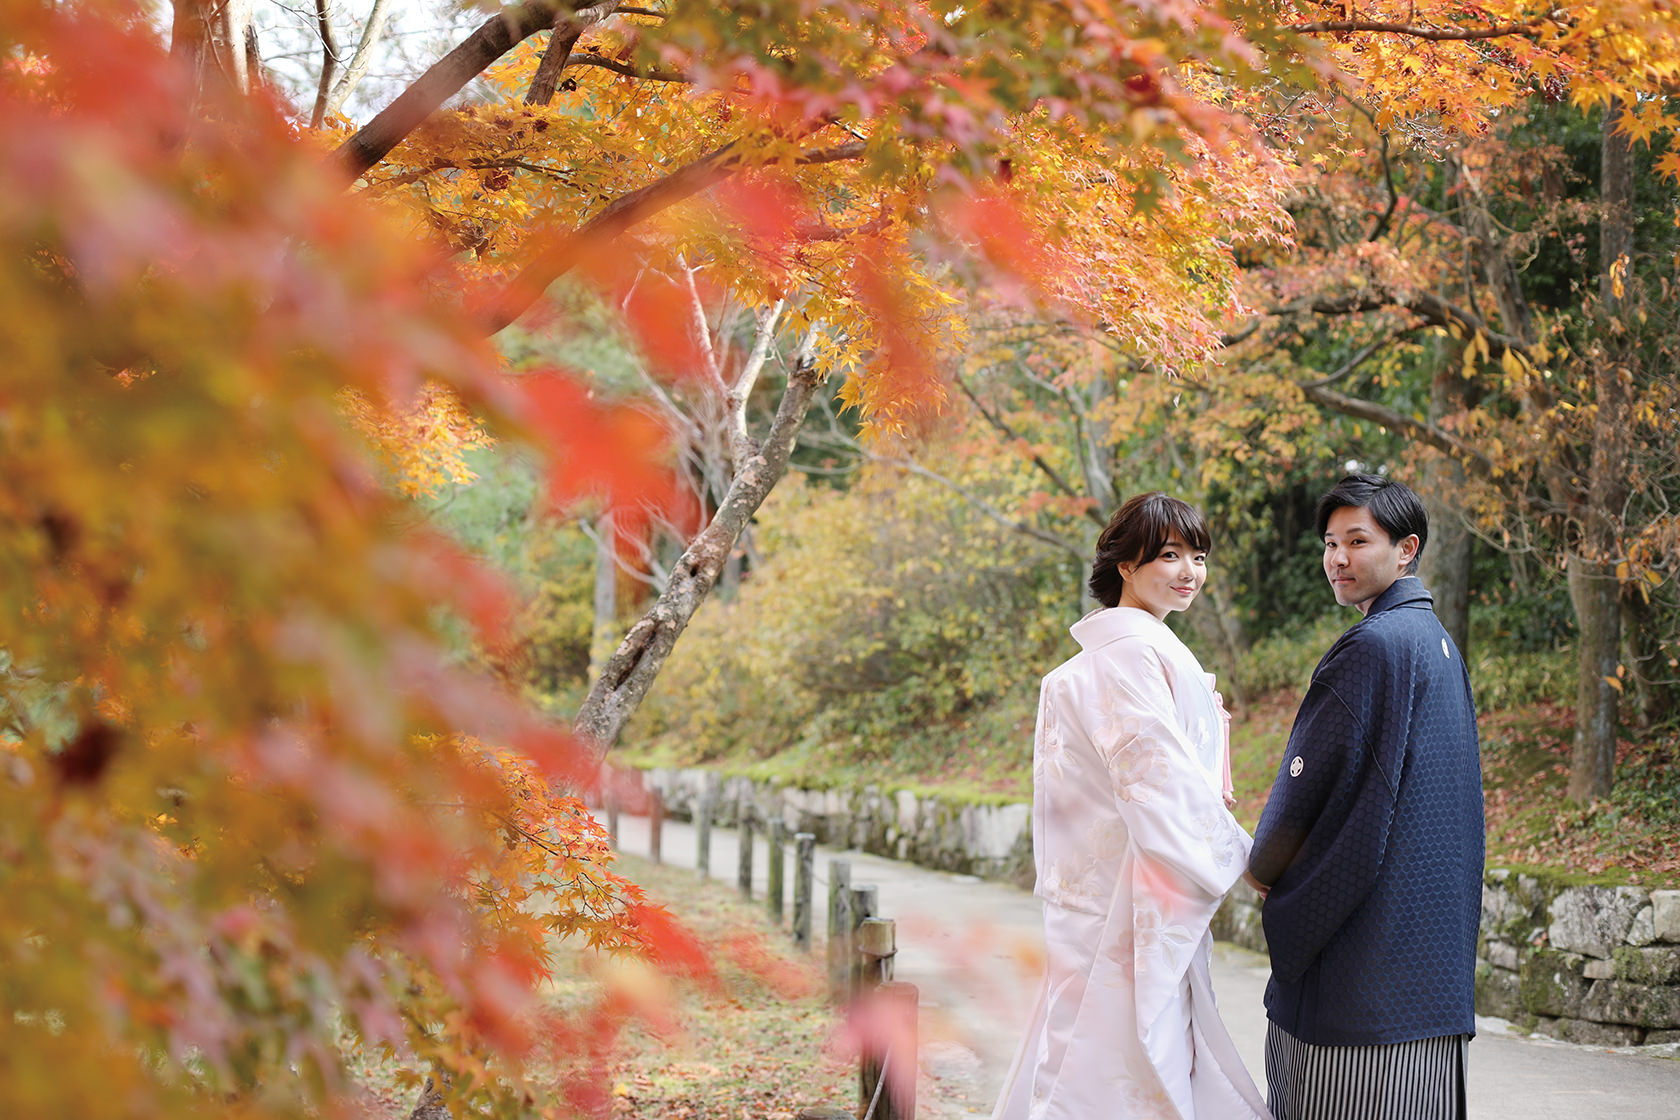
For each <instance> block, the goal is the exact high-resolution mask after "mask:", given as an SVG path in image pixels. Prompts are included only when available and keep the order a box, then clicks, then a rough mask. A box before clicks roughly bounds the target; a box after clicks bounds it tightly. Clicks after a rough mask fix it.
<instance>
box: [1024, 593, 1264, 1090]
mask: <svg viewBox="0 0 1680 1120" xmlns="http://www.w3.org/2000/svg"><path fill="white" fill-rule="evenodd" d="M1073 636H1074V637H1075V638H1076V639H1077V640H1078V642H1079V645H1080V647H1081V648H1080V652H1079V653H1078V654H1077V655H1075V656H1074V657H1073V658H1071V659H1070V660H1068V661H1067V662H1066V663H1064V664H1063V665H1061V666H1059V667H1058V668H1056V669H1055V670H1054V671H1052V672H1051V673H1050V674H1049V675H1048V676H1047V677H1045V678H1044V684H1043V688H1042V690H1041V693H1040V698H1039V710H1038V725H1037V731H1036V734H1035V737H1034V749H1033V788H1034V792H1033V851H1034V860H1035V863H1036V866H1037V871H1038V885H1037V888H1036V893H1037V894H1038V896H1039V897H1040V898H1041V899H1043V901H1044V927H1045V951H1046V977H1045V983H1044V985H1043V987H1042V988H1041V990H1040V993H1039V998H1038V1001H1037V1006H1036V1007H1035V1009H1034V1012H1033V1016H1032V1019H1031V1022H1030V1024H1029V1025H1028V1028H1027V1033H1026V1036H1025V1038H1024V1039H1023V1041H1022V1044H1021V1049H1020V1051H1019V1053H1018V1054H1017V1056H1016V1059H1015V1063H1014V1066H1013V1068H1012V1069H1011V1070H1010V1073H1009V1075H1008V1077H1007V1078H1006V1080H1005V1083H1004V1088H1003V1092H1002V1095H1001V1097H1000V1098H999V1101H998V1106H997V1109H996V1111H995V1112H994V1120H1057V1118H1061V1120H1095V1118H1099V1117H1100V1118H1105V1120H1106V1118H1109V1117H1159V1118H1162V1120H1194V1118H1200V1120H1208V1118H1218V1120H1242V1118H1249V1117H1269V1115H1270V1114H1269V1113H1268V1112H1267V1111H1266V1108H1265V1105H1264V1103H1263V1102H1262V1100H1261V1098H1260V1094H1259V1092H1258V1090H1257V1089H1256V1088H1255V1086H1254V1083H1253V1081H1252V1079H1251V1078H1250V1077H1249V1075H1248V1072H1247V1071H1246V1069H1244V1067H1243V1064H1242V1061H1241V1059H1240V1058H1239V1057H1238V1056H1237V1053H1236V1048H1235V1046H1234V1044H1233V1043H1232V1041H1231V1038H1230V1035H1229V1034H1228V1033H1227V1032H1226V1030H1225V1026H1224V1024H1223V1022H1222V1021H1221V1020H1220V1017H1219V1012H1218V1009H1217V1008H1216V1007H1215V1005H1214V1001H1213V993H1212V989H1211V987H1210V983H1209V978H1208V957H1209V953H1210V951H1211V948H1212V938H1211V936H1210V935H1209V933H1208V925H1209V922H1210V921H1211V920H1212V918H1213V915H1214V912H1215V911H1216V910H1217V909H1218V907H1219V902H1220V899H1221V898H1223V896H1224V894H1225V892H1226V891H1227V890H1228V889H1230V887H1231V886H1232V884H1234V883H1235V882H1236V881H1237V879H1238V878H1239V877H1240V876H1241V875H1242V871H1243V868H1244V866H1245V865H1246V861H1247V857H1248V848H1249V838H1248V834H1247V833H1245V832H1244V831H1243V829H1242V827H1241V826H1240V825H1239V824H1238V823H1237V822H1236V819H1235V818H1234V817H1232V816H1231V814H1230V812H1229V811H1228V810H1227V809H1226V808H1225V804H1224V801H1223V799H1222V797H1221V793H1222V788H1221V787H1222V786H1223V784H1224V774H1225V749H1226V747H1225V726H1224V713H1223V711H1222V709H1221V707H1220V704H1219V701H1218V698H1217V697H1216V696H1215V694H1214V692H1213V678H1212V677H1211V676H1209V675H1207V674H1205V673H1203V672H1202V669H1201V666H1200V665H1199V664H1198V663H1197V661H1196V658H1195V656H1194V655H1193V654H1191V652H1190V651H1189V649H1187V648H1186V647H1185V646H1184V644H1183V643H1182V642H1180V641H1179V640H1178V638H1177V637H1176V636H1175V635H1174V634H1173V633H1172V631H1171V630H1169V629H1168V628H1167V627H1166V626H1165V625H1164V624H1163V623H1162V622H1161V621H1160V620H1158V619H1156V618H1155V617H1154V616H1153V615H1151V614H1149V613H1148V612H1146V611H1141V610H1137V609H1134V608H1131V607H1112V608H1109V609H1106V610H1098V611H1095V612H1093V613H1092V614H1090V615H1087V616H1086V617H1085V618H1084V619H1082V620H1081V621H1080V622H1079V623H1077V624H1076V625H1075V626H1074V627H1073Z"/></svg>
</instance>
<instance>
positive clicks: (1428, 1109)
mask: <svg viewBox="0 0 1680 1120" xmlns="http://www.w3.org/2000/svg"><path fill="white" fill-rule="evenodd" d="M1469 1043H1470V1036H1469V1035H1462V1034H1449V1035H1443V1036H1441V1037H1440V1038H1425V1039H1419V1040H1418V1041H1416V1042H1397V1043H1394V1044H1392V1045H1388V1046H1314V1045H1312V1044H1311V1043H1307V1042H1302V1041H1301V1040H1300V1039H1298V1038H1296V1037H1295V1036H1293V1035H1291V1034H1290V1033H1289V1032H1288V1031H1285V1030H1283V1029H1282V1028H1281V1027H1279V1026H1278V1025H1277V1024H1276V1023H1272V1022H1268V1023H1267V1024H1266V1082H1267V1090H1266V1103H1267V1105H1268V1106H1270V1108H1271V1110H1272V1113H1273V1115H1274V1116H1276V1117H1277V1120H1465V1118H1466V1117H1467V1115H1468V1110H1467V1107H1466V1104H1465V1093H1464V1081H1465V1059H1466V1052H1467V1050H1468V1049H1469Z"/></svg>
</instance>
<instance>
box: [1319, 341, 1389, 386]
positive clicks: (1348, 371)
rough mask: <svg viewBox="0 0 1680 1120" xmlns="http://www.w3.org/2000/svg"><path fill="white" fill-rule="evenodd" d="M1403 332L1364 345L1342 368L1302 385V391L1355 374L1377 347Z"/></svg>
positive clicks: (1329, 383) (1332, 383)
mask: <svg viewBox="0 0 1680 1120" xmlns="http://www.w3.org/2000/svg"><path fill="white" fill-rule="evenodd" d="M1401 333H1403V332H1398V331H1397V332H1395V334H1390V335H1384V336H1383V337H1382V338H1379V339H1376V340H1375V341H1373V342H1371V343H1370V344H1369V345H1367V346H1364V347H1362V348H1361V349H1360V350H1359V352H1358V353H1357V354H1355V355H1354V356H1353V357H1351V358H1349V359H1348V360H1347V361H1345V362H1343V363H1342V365H1341V368H1339V369H1337V370H1336V372H1335V373H1331V374H1328V375H1326V376H1324V377H1321V378H1319V379H1318V380H1317V381H1309V382H1307V383H1306V384H1305V385H1302V386H1301V390H1302V392H1305V391H1306V390H1308V389H1323V388H1325V387H1326V386H1330V385H1334V384H1335V383H1336V382H1338V381H1341V380H1344V379H1346V378H1347V377H1349V376H1351V375H1352V374H1353V371H1354V370H1356V369H1358V368H1359V367H1360V366H1362V365H1364V364H1365V359H1367V358H1369V357H1370V356H1371V355H1372V354H1375V353H1376V352H1377V347H1379V346H1383V345H1386V344H1387V343H1390V342H1392V341H1394V339H1395V338H1396V337H1397V336H1398V335H1399V334H1401Z"/></svg>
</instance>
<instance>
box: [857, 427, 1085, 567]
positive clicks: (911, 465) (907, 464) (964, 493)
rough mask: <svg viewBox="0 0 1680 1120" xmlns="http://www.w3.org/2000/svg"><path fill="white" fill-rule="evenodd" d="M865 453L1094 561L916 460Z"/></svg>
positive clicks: (1004, 523) (1028, 533)
mask: <svg viewBox="0 0 1680 1120" xmlns="http://www.w3.org/2000/svg"><path fill="white" fill-rule="evenodd" d="M861 450H862V453H863V455H864V457H865V458H867V459H871V460H873V461H874V462H877V463H880V464H881V465H882V466H885V467H892V468H894V469H895V470H901V471H904V472H905V473H906V474H913V475H916V476H918V477H920V478H925V479H927V480H928V481H929V482H934V483H937V484H939V485H940V486H943V487H945V489H947V490H949V491H951V493H953V494H955V495H957V496H958V497H959V498H961V499H962V500H963V501H965V502H967V503H968V504H969V505H971V506H973V507H974V508H975V509H977V510H979V511H980V512H981V513H983V514H985V515H986V516H987V517H989V518H991V519H992V520H993V521H996V522H997V523H998V524H999V525H1002V526H1003V527H1004V528H1006V529H1011V530H1013V531H1015V532H1017V533H1020V534H1022V535H1023V536H1028V537H1031V538H1032V539H1033V540H1036V541H1041V542H1043V543H1044V544H1048V545H1051V546H1053V547H1055V548H1058V549H1061V550H1062V551H1063V552H1066V553H1067V554H1068V555H1070V556H1072V557H1073V558H1074V559H1075V560H1078V561H1079V562H1080V563H1084V562H1085V561H1087V560H1089V559H1090V557H1089V556H1087V555H1086V553H1085V550H1084V549H1081V548H1077V547H1075V546H1074V545H1072V544H1070V543H1068V542H1067V541H1065V540H1063V539H1062V538H1061V537H1058V536H1057V535H1056V534H1054V533H1052V532H1050V531H1049V530H1047V529H1040V528H1039V527H1038V526H1037V525H1033V524H1031V523H1030V522H1026V521H1022V520H1021V519H1020V518H1018V517H1010V516H1009V515H1008V514H1007V513H1004V512H1003V511H1002V510H1000V509H998V508H997V507H996V506H994V505H992V503H990V502H988V501H987V500H986V499H985V498H983V497H981V496H980V495H979V494H976V493H975V492H974V491H973V490H970V489H969V488H968V487H966V486H964V485H963V484H962V483H960V482H957V481H955V480H954V479H950V478H946V477H945V476H944V475H942V474H940V473H939V472H938V471H935V470H930V469H928V468H927V467H924V466H922V465H921V464H920V463H918V462H916V461H915V460H914V459H889V458H887V457H886V456H884V455H877V454H875V453H874V452H873V451H870V450H869V449H868V448H861Z"/></svg>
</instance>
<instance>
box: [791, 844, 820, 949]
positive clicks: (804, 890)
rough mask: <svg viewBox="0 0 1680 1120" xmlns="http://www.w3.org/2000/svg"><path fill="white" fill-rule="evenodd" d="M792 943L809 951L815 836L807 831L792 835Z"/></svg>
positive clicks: (815, 853)
mask: <svg viewBox="0 0 1680 1120" xmlns="http://www.w3.org/2000/svg"><path fill="white" fill-rule="evenodd" d="M793 849H794V868H793V943H794V945H795V946H797V947H798V948H800V949H803V950H804V951H805V952H807V953H809V952H810V951H811V902H812V899H811V885H812V882H811V881H812V879H813V878H815V876H814V874H813V872H814V871H815V864H816V859H817V838H816V836H815V835H814V834H812V833H809V832H796V833H794V835H793Z"/></svg>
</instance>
